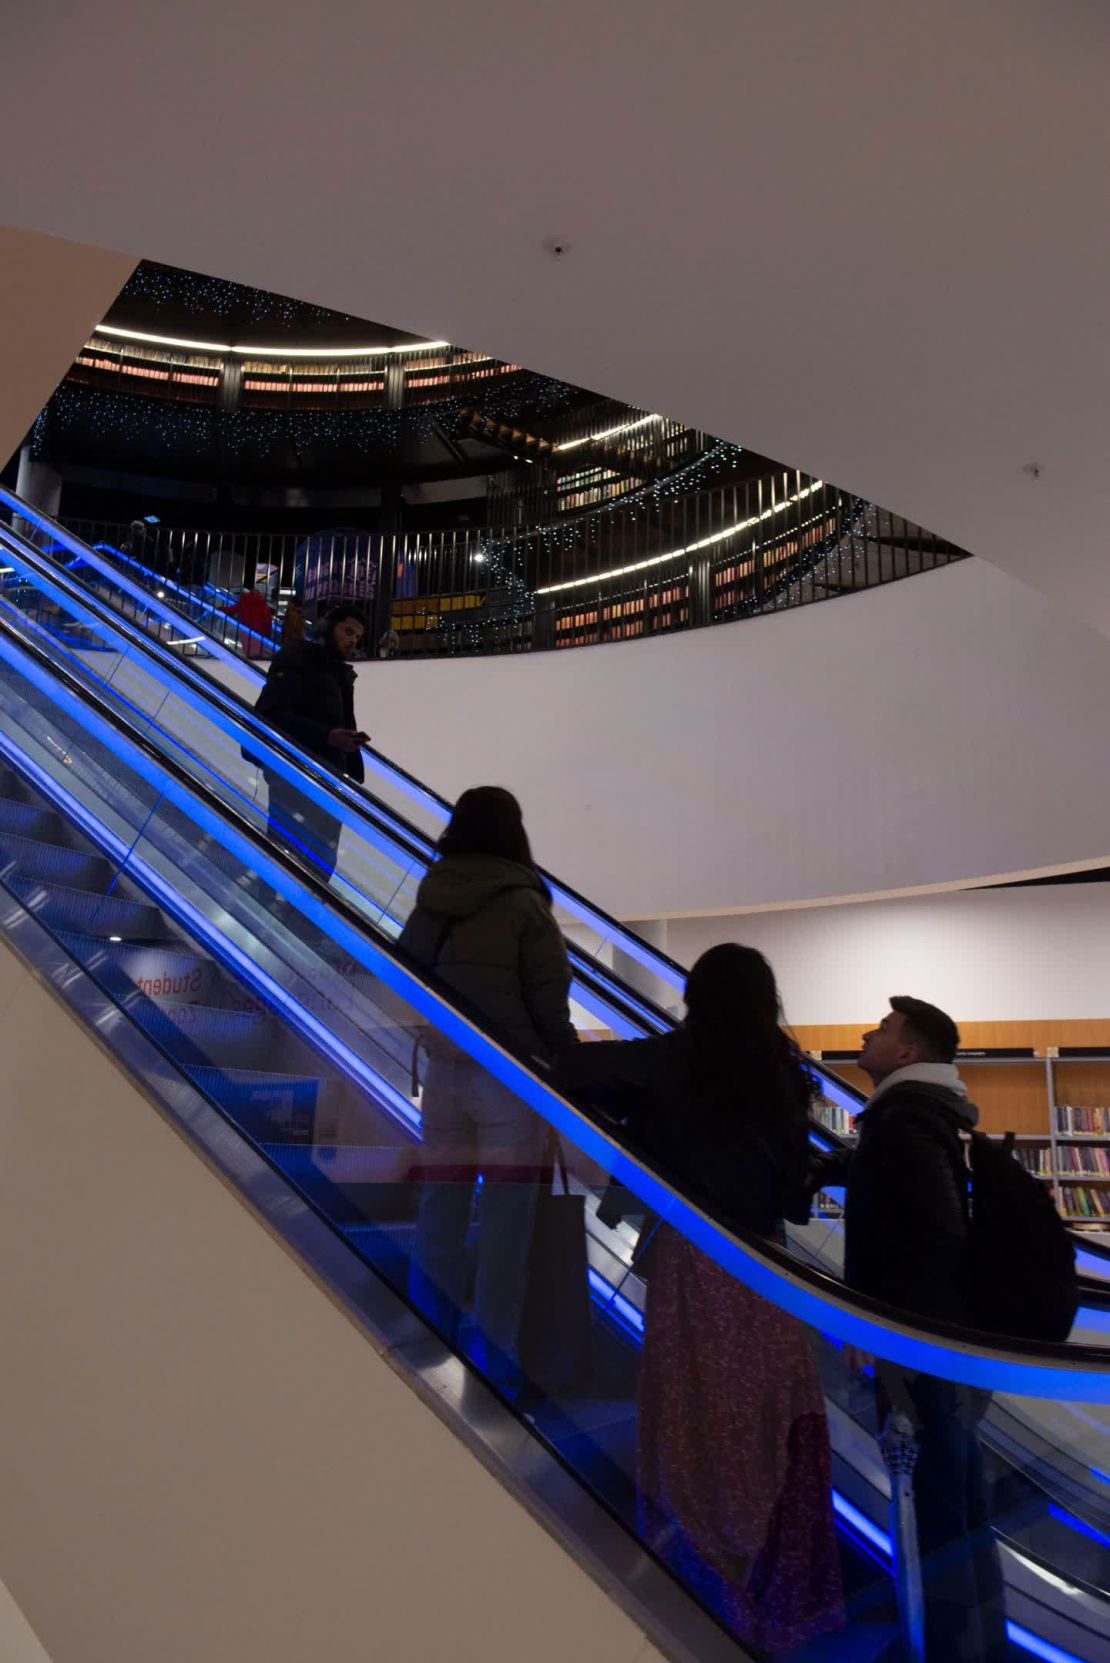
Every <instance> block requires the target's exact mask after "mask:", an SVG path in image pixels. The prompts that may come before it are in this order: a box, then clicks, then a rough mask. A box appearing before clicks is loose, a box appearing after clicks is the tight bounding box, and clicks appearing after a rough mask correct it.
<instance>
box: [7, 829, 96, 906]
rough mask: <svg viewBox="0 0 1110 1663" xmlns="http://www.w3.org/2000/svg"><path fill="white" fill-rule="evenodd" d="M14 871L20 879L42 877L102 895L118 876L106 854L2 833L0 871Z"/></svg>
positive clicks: (10, 833)
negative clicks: (89, 852) (105, 856)
mask: <svg viewBox="0 0 1110 1663" xmlns="http://www.w3.org/2000/svg"><path fill="white" fill-rule="evenodd" d="M8 868H12V869H14V874H15V875H17V876H18V877H20V878H43V879H45V880H46V882H47V883H58V884H62V885H64V886H65V887H66V888H68V889H79V890H96V891H98V892H99V893H100V894H101V895H103V893H104V891H105V890H106V889H107V888H108V886H109V884H110V883H111V882H112V879H113V878H114V877H115V872H116V869H115V867H114V866H113V865H112V863H111V861H109V860H106V859H105V858H104V856H103V855H97V854H88V853H86V852H85V851H84V850H83V849H70V848H66V847H65V845H64V844H61V843H40V842H38V841H37V840H36V839H35V838H31V837H18V836H17V835H16V834H15V833H14V832H0V870H5V869H8Z"/></svg>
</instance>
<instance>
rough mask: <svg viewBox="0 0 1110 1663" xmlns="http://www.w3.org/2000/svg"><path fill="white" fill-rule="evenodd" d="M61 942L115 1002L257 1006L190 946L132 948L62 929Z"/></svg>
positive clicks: (101, 937) (227, 1006)
mask: <svg viewBox="0 0 1110 1663" xmlns="http://www.w3.org/2000/svg"><path fill="white" fill-rule="evenodd" d="M58 938H59V940H60V941H61V942H62V944H63V946H64V947H65V948H66V949H67V951H68V952H70V953H72V954H73V956H74V958H75V959H76V960H77V961H78V963H79V964H83V965H84V966H85V968H86V969H87V970H89V971H90V973H91V974H92V975H94V976H96V977H97V978H98V979H99V980H101V981H103V982H104V983H105V985H106V986H107V987H108V988H109V990H110V991H111V992H112V993H113V994H115V996H116V997H117V998H121V999H124V998H126V997H127V995H128V993H129V992H131V993H134V992H138V993H141V994H144V995H145V996H146V997H147V998H148V999H150V1000H151V1001H152V1002H153V1003H154V1004H155V1005H158V1006H161V1007H163V1008H165V1007H172V1006H175V1005H196V1004H203V1005H208V1006H213V1005H219V1006H221V1007H222V1008H225V1009H228V1010H237V1009H238V1010H241V1009H249V1010H253V1009H255V1008H256V1007H255V1006H254V1005H253V1004H251V1002H250V1000H249V998H248V995H247V994H246V993H245V991H244V990H243V988H242V987H241V986H240V985H239V984H238V983H237V982H234V981H232V980H231V979H230V977H228V976H225V975H224V974H223V972H222V971H221V970H220V967H219V966H218V965H217V964H216V963H215V962H214V961H213V960H212V959H207V958H204V957H203V956H202V955H201V954H200V953H191V952H189V951H188V949H187V948H181V949H178V948H175V947H172V946H170V947H165V946H161V947H159V946H151V947H145V946H131V945H130V944H129V943H128V942H126V941H120V942H116V941H106V940H105V939H104V937H103V936H94V935H80V934H76V933H74V932H73V931H70V930H59V931H58Z"/></svg>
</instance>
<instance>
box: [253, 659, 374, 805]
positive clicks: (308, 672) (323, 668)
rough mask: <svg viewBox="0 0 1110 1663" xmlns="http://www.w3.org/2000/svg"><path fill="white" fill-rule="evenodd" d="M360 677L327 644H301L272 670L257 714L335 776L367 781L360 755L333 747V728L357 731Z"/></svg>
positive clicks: (275, 660) (257, 707)
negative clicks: (357, 694) (342, 775)
mask: <svg viewBox="0 0 1110 1663" xmlns="http://www.w3.org/2000/svg"><path fill="white" fill-rule="evenodd" d="M355 679H356V678H355V672H354V671H353V670H352V669H351V666H350V665H349V664H348V663H347V661H346V659H344V658H341V657H340V655H339V654H338V653H337V652H333V651H332V649H331V648H330V647H329V646H327V645H325V644H324V643H322V642H318V641H299V642H296V643H294V644H293V645H292V646H289V647H283V648H282V650H281V652H279V653H278V654H277V655H276V657H275V658H274V661H273V663H272V664H271V665H270V673H269V675H268V676H267V677H266V681H265V685H264V686H263V688H262V691H261V693H260V694H259V695H258V700H257V703H256V704H255V709H256V710H257V711H258V714H259V715H260V716H261V717H263V718H264V720H265V721H267V722H269V724H270V726H271V727H273V728H276V729H277V730H278V732H279V733H283V734H284V735H285V737H286V738H287V739H291V740H292V741H293V743H294V744H295V745H299V746H300V747H301V749H302V750H304V751H308V752H309V754H310V755H311V756H314V757H315V758H316V760H317V761H318V762H322V763H323V764H324V765H325V767H327V768H330V769H331V771H332V773H333V774H344V775H346V777H347V778H348V779H353V780H358V781H360V782H361V780H362V778H363V767H362V757H361V755H360V754H359V752H358V751H337V750H335V749H334V748H333V747H332V746H330V745H329V744H328V734H329V733H330V732H331V731H332V729H333V728H356V727H357V726H358V723H357V722H356V721H355Z"/></svg>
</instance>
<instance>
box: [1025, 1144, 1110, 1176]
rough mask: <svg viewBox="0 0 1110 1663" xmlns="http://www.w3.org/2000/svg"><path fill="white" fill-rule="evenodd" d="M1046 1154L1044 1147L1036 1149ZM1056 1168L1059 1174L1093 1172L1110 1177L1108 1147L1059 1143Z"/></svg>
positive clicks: (1109, 1149)
mask: <svg viewBox="0 0 1110 1663" xmlns="http://www.w3.org/2000/svg"><path fill="white" fill-rule="evenodd" d="M1037 1153H1038V1154H1042V1155H1046V1154H1047V1153H1048V1151H1047V1150H1045V1149H1043V1148H1042V1149H1040V1150H1038V1151H1037ZM1056 1170H1057V1172H1059V1173H1060V1174H1061V1175H1063V1174H1064V1173H1067V1172H1093V1173H1098V1174H1099V1175H1100V1176H1101V1177H1106V1178H1110V1148H1106V1147H1104V1145H1102V1144H1100V1143H1096V1144H1084V1143H1061V1144H1060V1145H1058V1147H1057V1150H1056Z"/></svg>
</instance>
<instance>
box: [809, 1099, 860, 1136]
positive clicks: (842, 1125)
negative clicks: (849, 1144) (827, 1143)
mask: <svg viewBox="0 0 1110 1663" xmlns="http://www.w3.org/2000/svg"><path fill="white" fill-rule="evenodd" d="M813 1113H814V1116H815V1117H816V1119H818V1120H819V1121H820V1122H821V1124H822V1126H827V1127H828V1129H829V1131H830V1132H836V1134H837V1135H838V1136H839V1137H842V1138H843V1137H847V1136H848V1134H849V1133H850V1132H852V1131H853V1130H854V1129H855V1116H854V1115H851V1114H849V1113H848V1111H847V1109H842V1108H841V1106H840V1104H839V1103H832V1102H830V1101H829V1099H828V1098H827V1097H819V1098H818V1099H817V1102H816V1103H815V1104H814V1106H813Z"/></svg>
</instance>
